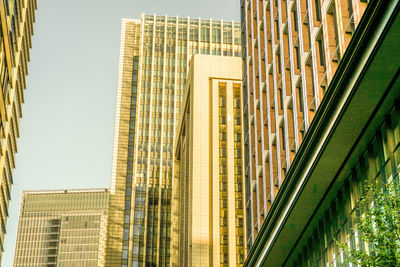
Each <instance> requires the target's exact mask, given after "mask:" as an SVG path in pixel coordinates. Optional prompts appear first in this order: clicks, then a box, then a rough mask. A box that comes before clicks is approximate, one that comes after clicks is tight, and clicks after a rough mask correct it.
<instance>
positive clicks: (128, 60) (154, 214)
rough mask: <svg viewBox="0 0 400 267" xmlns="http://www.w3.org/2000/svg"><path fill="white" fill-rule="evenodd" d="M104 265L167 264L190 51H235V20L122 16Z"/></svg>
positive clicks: (237, 48) (237, 31)
mask: <svg viewBox="0 0 400 267" xmlns="http://www.w3.org/2000/svg"><path fill="white" fill-rule="evenodd" d="M120 47H121V49H120V61H119V76H118V88H117V104H116V118H115V133H114V150H113V165H112V178H111V202H110V203H111V206H110V222H109V233H108V239H107V242H108V243H107V257H106V258H107V266H126V267H127V266H144V265H146V266H166V265H167V266H168V265H169V263H170V259H171V258H170V255H171V194H172V186H173V185H172V177H173V176H172V174H173V173H174V164H173V159H174V151H173V143H174V138H175V136H176V129H175V128H176V127H175V126H176V123H177V119H178V118H179V114H180V110H181V101H182V97H183V92H184V88H185V83H186V76H187V72H188V64H189V61H190V58H191V56H192V55H193V54H206V55H220V56H227V57H237V56H240V54H241V32H240V26H239V24H235V23H234V22H224V21H222V20H213V19H207V20H202V19H191V18H179V17H168V16H155V15H142V16H141V18H140V19H138V20H135V19H123V21H122V31H121V46H120Z"/></svg>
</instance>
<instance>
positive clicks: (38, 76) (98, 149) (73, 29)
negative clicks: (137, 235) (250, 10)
mask: <svg viewBox="0 0 400 267" xmlns="http://www.w3.org/2000/svg"><path fill="white" fill-rule="evenodd" d="M37 2H38V9H37V11H36V22H35V24H34V27H33V28H34V36H33V39H32V49H31V57H30V59H31V61H30V63H29V66H28V70H29V75H28V79H27V90H26V91H25V104H24V106H23V112H22V113H23V118H22V121H21V128H20V140H19V142H18V154H17V156H16V169H15V170H14V185H13V188H12V200H11V203H10V212H9V213H10V217H9V219H8V223H7V235H6V237H5V253H4V254H3V260H2V264H1V266H3V267H11V266H12V263H13V258H14V249H15V240H16V234H17V225H18V215H19V209H20V203H21V192H22V190H36V189H63V188H93V187H96V188H98V187H109V185H110V174H111V153H112V141H113V130H114V129H113V127H114V113H115V111H114V108H115V95H116V85H117V71H118V69H117V66H118V56H119V38H120V28H121V18H123V17H125V18H140V14H141V13H143V12H144V13H146V14H157V15H165V14H168V15H169V16H176V15H178V16H181V17H187V16H190V17H193V18H197V17H201V18H205V19H206V18H213V19H224V20H228V21H231V20H235V21H239V5H240V1H239V0H201V1H198V0H113V1H110V0H83V1H82V0H67V1H62V0H37Z"/></svg>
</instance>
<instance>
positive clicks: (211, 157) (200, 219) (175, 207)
mask: <svg viewBox="0 0 400 267" xmlns="http://www.w3.org/2000/svg"><path fill="white" fill-rule="evenodd" d="M241 78H242V59H241V58H238V57H237V58H230V57H221V56H208V55H194V56H193V57H192V60H191V63H190V69H189V74H188V78H187V81H186V89H185V94H184V97H183V100H182V111H181V116H180V119H179V123H178V128H177V137H176V145H175V149H174V150H175V175H174V182H173V184H174V187H173V194H172V196H173V197H172V201H173V202H172V226H173V227H172V265H173V266H235V267H236V266H242V265H243V262H244V259H245V233H244V229H245V227H244V219H245V214H244V188H243V184H244V176H243V172H242V168H243V156H242V153H243V143H242V118H241V117H242V109H241V91H242V90H241V86H242V84H241Z"/></svg>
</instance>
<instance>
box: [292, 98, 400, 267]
mask: <svg viewBox="0 0 400 267" xmlns="http://www.w3.org/2000/svg"><path fill="white" fill-rule="evenodd" d="M399 118H400V102H399V100H397V101H396V105H395V106H394V107H393V108H392V110H391V112H390V113H389V114H388V115H387V117H386V120H385V121H384V123H383V124H382V125H381V127H380V129H379V130H378V131H377V134H376V135H375V137H374V138H373V139H372V140H371V141H370V143H369V144H368V146H367V149H366V150H365V151H364V152H363V153H361V155H360V157H359V160H358V162H357V164H356V165H355V166H353V169H352V171H351V174H350V175H349V176H348V178H347V179H346V180H345V182H344V185H343V186H342V188H341V189H340V190H339V191H338V193H337V195H336V197H335V199H334V200H333V201H332V202H331V204H330V207H329V208H328V209H327V210H326V212H325V214H324V216H323V217H322V218H321V220H320V221H319V222H318V224H317V226H316V227H315V228H314V230H313V233H312V236H311V237H310V238H309V239H308V241H307V242H306V244H305V245H304V246H303V248H302V249H301V251H300V252H299V253H298V254H297V255H298V256H297V259H296V260H295V261H294V263H293V265H292V266H300V267H301V266H347V264H349V263H348V262H347V261H346V259H347V257H348V255H346V253H345V252H344V251H343V250H342V249H341V248H339V247H338V245H337V242H340V243H341V244H347V245H348V246H349V247H351V248H353V249H357V250H359V249H362V250H367V251H368V243H367V242H363V241H362V239H361V238H360V236H361V234H360V233H358V232H357V230H355V229H354V227H355V226H356V223H357V219H356V218H358V217H359V216H361V215H360V214H359V213H357V212H359V210H357V207H358V206H359V201H360V197H361V196H363V195H364V193H365V182H366V181H368V182H369V183H374V181H376V180H377V181H380V182H382V183H395V185H397V186H398V185H399V173H400V119H399ZM369 249H371V247H369ZM352 266H353V265H352Z"/></svg>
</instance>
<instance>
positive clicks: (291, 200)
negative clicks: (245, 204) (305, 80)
mask: <svg viewBox="0 0 400 267" xmlns="http://www.w3.org/2000/svg"><path fill="white" fill-rule="evenodd" d="M293 2H294V3H297V5H295V7H296V6H297V7H299V6H301V1H300V3H299V2H298V1H293ZM293 2H290V3H293ZM275 3H276V2H275ZM275 3H272V1H271V2H270V4H271V5H272V4H275ZM280 3H281V4H283V3H284V2H283V1H281V2H280ZM306 3H307V4H308V7H310V5H311V4H312V6H314V4H315V3H316V2H315V1H307V2H306ZM339 3H341V4H342V5H340V6H339V5H338V4H339ZM347 3H349V4H352V6H353V8H354V7H355V6H358V7H359V10H360V11H361V9H360V7H365V5H366V3H364V2H358V1H357V2H356V1H348V2H347V1H346V2H345V1H342V2H339V1H335V0H332V1H324V2H323V3H321V10H322V18H323V14H324V12H325V11H327V12H328V13H326V14H325V15H326V16H330V15H329V14H330V13H329V12H330V8H331V6H332V5H334V7H335V9H333V10H336V12H342V14H343V12H345V11H346V10H350V9H347V8H343V5H344V6H345V7H346V5H347ZM288 10H293V9H288ZM312 10H313V9H309V11H310V12H308V13H307V14H308V16H310V18H309V20H308V23H311V21H312V20H311V14H314V13H312V12H311V11H312ZM354 10H357V9H354ZM399 10H400V3H399V1H397V0H372V1H368V5H367V6H366V8H365V10H364V8H363V10H362V11H363V12H364V15H363V16H362V17H359V18H358V19H357V16H358V15H360V14H361V13H358V15H357V12H356V11H354V12H355V13H353V15H354V16H353V18H354V19H355V25H357V27H356V28H355V30H354V31H353V32H352V38H351V39H350V40H349V42H348V43H347V46H345V47H347V48H346V52H345V53H343V54H340V55H342V56H341V57H340V62H339V61H338V65H337V70H336V72H335V73H334V74H333V76H332V78H331V79H330V80H328V86H327V88H326V91H325V93H324V94H323V99H322V101H320V102H319V103H320V104H319V105H318V106H317V107H318V109H317V110H316V111H315V112H314V113H311V115H312V116H309V118H311V117H312V118H313V119H312V121H311V120H310V123H309V126H308V128H306V131H305V133H304V136H303V137H302V143H301V145H300V146H299V147H298V149H297V148H296V150H295V156H294V158H293V159H292V160H291V165H290V168H288V169H287V170H286V173H285V175H284V176H281V177H283V178H285V179H284V180H283V181H281V182H280V183H279V186H278V188H279V191H278V193H277V194H276V193H275V191H274V197H275V198H274V199H273V202H272V205H271V206H267V207H268V209H267V213H266V215H265V221H264V222H263V224H262V226H259V225H257V220H258V219H259V216H261V214H262V213H261V212H260V209H259V208H260V207H261V211H262V210H263V207H264V206H262V204H263V203H264V202H262V201H260V202H258V200H259V199H261V200H262V198H261V197H262V196H263V194H261V195H260V196H258V195H257V194H258V192H261V193H263V190H267V192H268V187H267V186H263V185H262V184H261V181H260V179H259V176H254V175H253V176H249V182H251V183H252V184H254V186H253V187H252V188H250V189H251V191H250V192H252V194H248V196H249V199H250V203H251V204H253V203H254V207H251V210H253V214H252V217H251V218H250V220H249V222H251V223H253V222H254V223H255V224H250V226H249V229H251V231H253V233H252V234H253V235H255V234H256V233H257V236H256V238H255V239H254V241H253V242H251V240H250V241H249V243H252V247H251V249H250V250H249V252H248V257H247V259H246V262H245V264H244V266H296V267H297V266H299V267H301V266H347V265H348V264H349V263H348V262H346V260H347V259H348V256H349V255H347V253H346V252H345V251H343V250H342V249H341V248H340V247H339V246H338V244H337V242H340V243H342V244H347V245H348V246H350V247H351V248H353V249H363V250H371V249H373V247H371V244H368V242H365V241H364V240H363V239H362V233H360V232H359V230H356V229H355V226H356V224H357V220H358V216H360V213H359V211H358V207H359V206H360V205H359V201H360V198H361V197H362V196H363V195H364V194H365V191H366V183H375V182H379V183H380V184H381V185H382V184H385V183H394V184H395V186H399V173H400V120H399V118H400V80H399V75H400V71H399V69H400V63H399V62H400V53H399V51H398V44H399V42H400V37H399V32H400V17H399ZM278 13H279V12H278ZM343 21H346V17H345V16H343V15H342V18H341V19H340V20H338V22H339V24H338V25H339V26H340V27H337V31H339V32H340V30H341V29H346V28H344V27H345V26H344V25H346V24H345V23H344V22H343ZM303 25H304V20H303ZM329 25H330V24H328V25H327V26H328V28H329ZM334 25H335V24H334ZM289 28H290V27H289ZM289 28H288V29H289ZM299 29H300V28H299ZM317 32H318V31H317V29H313V33H317ZM343 32H344V34H347V33H346V32H345V31H344V30H343ZM303 35H304V33H303ZM337 36H339V37H340V36H341V35H340V34H339V35H337ZM342 40H343V39H342ZM303 42H304V40H303ZM324 42H330V41H329V39H328V40H326V39H324ZM276 47H279V45H278V46H276ZM250 49H251V48H250ZM274 51H276V50H274ZM335 51H336V50H335ZM311 53H312V52H311ZM308 57H309V53H307V54H306V55H304V54H303V56H302V57H301V58H302V59H307V58H308ZM317 58H318V57H317ZM328 59H329V60H331V59H332V58H331V57H327V56H326V62H327V65H328ZM289 62H290V60H289ZM311 66H313V65H311ZM303 67H304V65H303ZM275 74H276V73H275ZM298 79H301V78H298ZM282 80H283V79H282ZM278 84H279V83H278ZM306 88H307V91H308V90H309V88H310V87H308V85H307V87H306ZM311 88H314V87H311ZM292 89H293V87H292ZM267 92H270V91H268V90H267ZM286 92H287V91H286ZM291 92H292V94H293V92H296V91H293V90H292V91H291ZM249 95H251V94H250V93H249V94H248V96H249ZM304 95H305V94H304ZM307 96H308V95H307ZM278 99H279V97H278ZM284 99H285V101H284V103H285V105H284V107H285V109H284V110H286V111H288V110H289V109H288V107H289V106H290V105H289V104H286V103H290V101H293V107H295V106H296V105H295V104H294V103H295V102H294V100H295V99H296V98H295V97H293V95H291V96H289V97H288V96H285V98H284ZM305 100H307V99H306V98H303V103H304V101H305ZM274 101H275V103H277V99H276V98H274ZM263 103H264V102H263ZM296 103H298V102H296ZM317 103H318V101H317ZM288 105H289V106H288ZM275 107H276V105H275ZM293 109H294V110H295V108H293ZM304 110H305V111H307V109H304ZM255 111H257V109H255ZM248 112H250V111H249V110H248ZM307 113H308V114H309V115H310V112H309V110H308V111H307V112H306V113H304V114H307ZM285 118H287V115H285V114H284V115H283V117H282V119H280V121H281V123H279V124H278V123H277V124H276V128H277V129H279V128H278V127H280V128H282V127H281V125H285ZM255 122H257V120H255ZM248 125H249V127H250V128H251V127H253V125H252V124H251V122H250V123H249V124H248ZM267 125H268V124H267ZM285 127H286V126H285ZM262 129H263V128H262ZM267 129H269V128H268V127H267ZM284 129H285V128H284ZM264 136H265V135H264ZM267 136H270V137H271V138H275V135H273V134H271V135H267ZM285 136H288V135H285ZM251 137H252V138H253V136H251ZM289 137H290V135H289ZM279 140H282V138H278V137H276V139H275V141H276V144H280V143H281V142H280V141H279ZM284 140H286V141H285V142H286V143H285V144H287V143H288V142H287V140H290V138H289V139H287V138H286V139H284ZM294 142H295V143H296V141H294ZM289 143H290V142H289ZM269 144H271V142H270V143H269ZM250 149H251V148H250ZM250 151H254V148H253V150H250ZM278 151H280V150H278ZM284 155H286V154H284ZM268 158H270V157H267V160H266V161H265V162H266V163H268V164H269V163H270V161H269V160H268ZM250 160H251V159H250ZM266 163H265V164H266ZM250 164H252V163H250ZM272 177H275V176H272ZM278 177H279V176H278ZM254 179H257V180H254ZM273 186H275V185H274V184H271V188H274V187H273ZM259 190H260V191H259ZM250 192H249V193H250ZM267 203H268V202H267ZM372 206H373V203H371V205H370V207H372ZM264 211H265V210H264ZM361 212H362V211H361ZM264 214H265V213H264ZM256 230H257V231H256ZM250 238H251V236H250ZM253 238H254V237H253Z"/></svg>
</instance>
